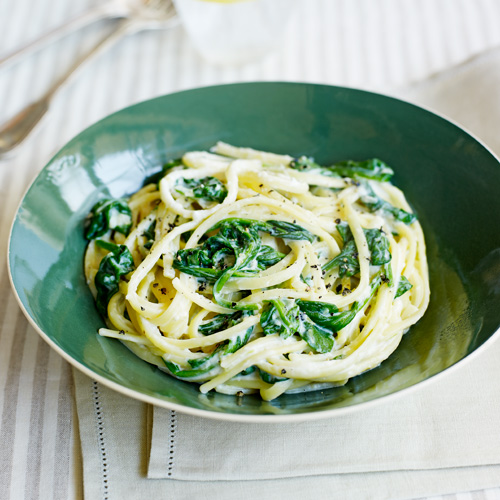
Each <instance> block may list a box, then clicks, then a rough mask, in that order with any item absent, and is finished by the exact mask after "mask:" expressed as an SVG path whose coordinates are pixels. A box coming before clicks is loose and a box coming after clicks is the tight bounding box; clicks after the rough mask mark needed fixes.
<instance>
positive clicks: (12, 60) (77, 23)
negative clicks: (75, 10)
mask: <svg viewBox="0 0 500 500" xmlns="http://www.w3.org/2000/svg"><path fill="white" fill-rule="evenodd" d="M125 15H126V11H125V10H124V9H119V6H117V4H116V2H114V1H109V2H105V3H104V4H103V5H98V6H96V7H92V8H90V9H88V10H86V11H84V12H82V13H81V14H79V15H77V16H76V17H74V18H73V19H70V20H69V21H67V22H65V23H64V24H62V25H60V26H57V27H56V28H54V29H53V30H51V31H48V32H47V33H44V34H43V35H41V36H40V37H38V38H36V39H35V40H32V41H31V42H28V43H27V44H25V45H23V46H22V47H19V48H17V49H15V50H13V51H12V52H9V53H8V54H6V55H4V56H3V57H0V69H5V68H7V67H8V66H10V65H12V64H16V63H17V62H19V61H20V60H21V59H22V58H23V57H25V56H27V55H29V54H31V53H33V52H35V51H37V50H39V49H41V48H43V47H45V46H46V45H48V44H50V43H52V42H54V41H55V40H57V39H58V38H61V37H63V36H64V35H67V34H69V33H71V32H73V31H77V30H79V29H80V28H83V27H84V26H87V25H89V24H92V23H93V22H96V21H99V20H101V19H106V18H110V17H122V16H125Z"/></svg>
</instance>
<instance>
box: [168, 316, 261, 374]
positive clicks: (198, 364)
mask: <svg viewBox="0 0 500 500" xmlns="http://www.w3.org/2000/svg"><path fill="white" fill-rule="evenodd" d="M253 329H254V327H253V326H252V327H250V328H248V329H247V330H246V331H245V332H243V333H241V334H240V335H237V336H236V337H235V338H234V339H229V340H226V341H224V342H222V343H221V344H219V345H218V346H217V347H216V348H215V350H214V351H213V352H212V353H211V354H209V355H207V356H205V357H203V358H198V359H190V360H188V363H189V364H190V366H191V368H192V369H183V368H181V367H180V366H179V365H178V364H176V363H172V362H171V361H167V360H164V363H165V365H166V366H167V368H168V369H169V370H170V372H171V373H172V375H175V376H176V377H179V378H194V377H198V376H200V375H204V374H206V373H208V372H210V371H212V370H213V369H214V368H215V367H216V366H217V365H218V364H219V362H220V359H221V358H222V357H223V356H225V355H227V354H231V353H233V352H236V351H237V350H238V349H240V348H241V347H243V346H244V345H245V344H247V343H248V341H249V340H250V336H251V335H252V332H253Z"/></svg>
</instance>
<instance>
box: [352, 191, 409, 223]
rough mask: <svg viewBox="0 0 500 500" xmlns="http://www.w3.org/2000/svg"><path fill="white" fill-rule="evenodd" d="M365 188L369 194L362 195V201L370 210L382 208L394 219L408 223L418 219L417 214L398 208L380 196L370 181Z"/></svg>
mask: <svg viewBox="0 0 500 500" xmlns="http://www.w3.org/2000/svg"><path fill="white" fill-rule="evenodd" d="M364 188H365V190H366V192H367V194H366V195H364V196H362V197H361V198H360V201H361V203H362V204H363V205H364V206H365V207H366V208H367V209H368V210H369V211H370V212H377V211H379V210H380V211H381V212H382V213H384V214H385V215H390V216H392V217H393V218H394V219H396V220H398V221H400V222H404V223H405V224H406V225H410V224H413V223H414V222H415V221H416V220H417V216H416V215H415V214H413V213H411V212H407V211H406V210H403V209H402V208H397V207H395V206H394V205H392V204H391V203H389V202H388V201H385V200H383V199H382V198H379V197H378V196H377V195H376V194H375V192H374V191H373V189H372V188H371V187H370V186H369V185H368V183H365V184H364Z"/></svg>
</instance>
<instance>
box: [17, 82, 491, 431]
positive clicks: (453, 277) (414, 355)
mask: <svg viewBox="0 0 500 500" xmlns="http://www.w3.org/2000/svg"><path fill="white" fill-rule="evenodd" d="M218 140H222V141H225V142H229V143H232V144H235V145H239V146H251V147H254V148H257V149H263V150H267V151H273V152H276V153H288V154H291V155H294V156H298V155H302V154H306V155H310V156H314V157H315V158H316V159H317V160H318V161H319V162H320V163H322V162H324V163H327V162H333V161H335V160H342V159H366V158H369V157H378V158H381V159H383V160H385V161H387V162H388V163H389V164H390V165H391V166H392V167H393V168H394V169H395V171H396V175H395V178H394V182H395V184H396V185H398V186H399V187H400V188H402V189H403V190H404V191H405V193H406V196H407V198H408V200H409V202H410V203H411V204H412V206H413V207H414V209H415V210H416V212H417V213H418V215H419V218H420V221H421V224H422V226H423V229H424V232H425V235H426V241H427V245H428V260H429V267H430V281H431V302H430V306H429V309H428V310H427V312H426V314H425V316H424V317H423V319H422V320H420V321H419V322H418V323H417V324H416V325H415V326H413V327H412V328H411V329H410V331H409V332H408V333H407V334H406V335H404V337H403V340H402V342H401V344H400V346H399V347H398V349H397V350H396V351H395V352H394V353H393V354H392V355H391V356H390V357H389V359H387V360H386V361H385V362H383V363H382V364H381V365H380V366H379V367H377V368H375V369H373V370H371V371H369V372H367V373H365V374H363V375H360V376H358V377H355V378H353V379H351V380H350V381H349V382H348V383H347V384H346V385H345V386H343V387H339V388H335V389H329V390H324V391H316V392H310V393H304V394H294V395H284V396H281V397H279V398H278V399H276V400H275V401H272V402H264V401H262V400H261V399H259V398H258V397H257V396H255V397H254V396H248V397H247V396H245V397H244V398H236V397H233V396H227V395H222V394H212V393H209V394H206V395H202V394H201V393H200V392H199V391H198V389H197V386H196V385H194V384H189V383H187V382H182V381H179V380H176V379H174V378H172V377H169V376H168V375H166V374H165V373H163V372H161V371H160V370H158V369H157V368H155V367H153V366H151V365H149V364H147V363H146V362H144V361H142V360H140V359H139V358H137V357H136V356H134V355H133V354H132V353H131V352H130V351H129V350H128V349H127V348H126V347H124V346H123V345H122V344H121V343H120V342H119V341H117V340H114V339H109V338H102V337H100V336H99V335H97V329H98V328H99V327H100V326H102V325H103V322H102V320H101V318H100V317H99V315H98V314H97V311H96V309H95V307H94V302H93V299H92V296H91V294H90V292H89V290H88V288H87V286H86V283H85V279H84V276H83V266H82V261H83V254H84V250H85V245H86V242H85V240H84V238H83V235H82V221H83V219H84V217H85V216H86V215H87V213H88V212H89V210H90V208H91V207H92V205H93V204H94V203H95V202H96V200H97V199H98V198H99V197H102V196H103V195H108V196H112V197H118V196H124V195H128V194H130V193H132V192H134V191H136V190H137V189H138V188H139V187H140V186H141V185H142V183H143V181H144V179H145V178H146V177H148V176H149V175H151V174H152V173H154V172H156V171H158V169H159V166H160V165H161V164H162V163H163V162H165V161H166V160H167V159H169V158H172V157H178V156H179V155H180V154H182V153H183V152H185V151H188V150H193V149H201V148H209V147H210V146H212V145H213V144H214V143H215V142H216V141H218ZM499 193H500V165H499V162H498V160H497V159H496V158H495V156H494V155H493V154H492V153H491V152H490V151H488V150H487V149H486V148H485V147H484V146H483V145H482V144H481V143H480V142H478V141H477V140H476V139H474V138H473V137H471V136H470V135H469V134H468V133H467V132H465V131H464V130H462V129H461V128H459V127H458V126H456V125H454V124H452V123H450V122H448V121H447V120H445V119H443V118H441V117H439V116H436V115H435V114H433V113H430V112H429V111H426V110H424V109H421V108H419V107H417V106H414V105H412V104H408V103H406V102H403V101H400V100H397V99H393V98H389V97H386V96H382V95H377V94H373V93H369V92H363V91H359V90H353V89H346V88H340V87H331V86H324V85H312V84H302V83H244V84H235V85H222V86H216V87H208V88H201V89H196V90H189V91H186V92H180V93H177V94H172V95H167V96H163V97H159V98H157V99H152V100H150V101H146V102H143V103H140V104H137V105H134V106H131V107H129V108H126V109H124V110H122V111H119V112H117V113H115V114H113V115H111V116H109V117H107V118H105V119H103V120H101V121H100V122H98V123H96V124H95V125H93V126H91V127H90V128H88V129H87V130H85V131H83V132H82V133H81V134H79V135H78V136H77V137H75V138H74V139H73V140H72V141H70V142H69V143H68V144H67V145H66V146H64V147H63V148H62V149H61V150H60V151H59V153H57V154H56V155H55V157H54V158H53V159H52V160H51V161H50V162H49V163H48V165H47V166H46V167H45V168H44V169H43V170H42V171H41V173H40V174H39V175H38V177H37V178H36V179H35V181H34V182H33V184H32V185H31V187H30V188H29V190H28V191H27V193H26V195H25V197H24V199H23V200H22V202H21V205H20V208H19V211H18V213H17V215H16V217H15V220H14V223H13V227H12V233H11V238H10V243H9V269H10V274H11V280H12V284H13V287H14V288H15V290H16V292H17V295H18V299H19V303H20V305H21V307H22V309H23V311H24V313H25V314H26V316H27V317H28V319H29V320H30V321H31V323H32V324H33V326H34V327H35V328H36V329H37V331H38V332H39V333H40V335H42V337H43V338H44V339H45V340H46V341H47V342H48V343H49V344H50V345H51V346H52V347H53V348H54V349H55V350H56V351H57V352H59V353H60V354H61V355H62V356H63V357H64V358H65V359H66V360H68V361H69V362H70V363H72V364H73V365H75V366H76V367H77V368H79V369H80V370H82V371H83V372H84V373H86V374H87V375H90V376H91V377H93V378H94V379H96V380H99V381H101V382H102V383H103V384H105V385H107V386H109V387H111V388H113V389H115V390H117V391H120V392H122V393H124V394H127V395H129V396H131V397H134V398H137V399H141V400H143V401H147V402H149V403H153V404H155V405H159V406H163V407H166V408H171V409H176V410H179V411H183V412H186V413H190V414H193V415H198V416H205V417H211V418H221V419H228V420H240V421H272V422H277V421H286V420H300V419H307V418H318V417H327V416H333V415H336V414H339V413H345V412H346V411H353V410H354V409H357V408H360V407H365V406H366V405H367V404H372V403H373V402H374V401H375V400H380V399H381V398H382V401H386V402H389V401H390V400H391V398H390V397H387V396H389V395H394V394H395V393H401V391H402V390H403V389H408V388H409V387H411V386H415V384H419V383H421V382H423V381H425V380H427V379H429V378H433V379H435V378H436V377H435V375H436V374H438V373H441V372H443V371H445V370H447V369H448V368H449V367H451V366H452V365H454V364H456V363H458V362H459V361H461V360H463V359H464V358H468V357H469V356H470V354H471V353H472V352H474V351H477V350H478V348H479V347H481V346H483V348H484V347H486V344H488V342H487V341H489V340H490V339H491V338H492V336H493V335H494V333H495V331H496V330H497V328H498V327H499V325H500V307H499V304H500V301H499V298H500V297H499V295H500V235H499V232H498V228H500V196H499ZM423 385H424V387H423V388H425V385H426V384H423Z"/></svg>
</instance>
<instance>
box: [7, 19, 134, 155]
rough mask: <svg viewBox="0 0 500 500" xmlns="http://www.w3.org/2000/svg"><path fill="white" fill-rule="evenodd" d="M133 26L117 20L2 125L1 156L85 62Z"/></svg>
mask: <svg viewBox="0 0 500 500" xmlns="http://www.w3.org/2000/svg"><path fill="white" fill-rule="evenodd" d="M133 28H134V23H133V22H132V21H129V20H127V19H124V20H121V21H119V22H117V24H116V26H115V28H114V30H113V31H112V32H111V33H109V34H108V35H107V36H105V37H104V38H103V39H102V40H101V41H100V42H99V43H97V45H95V46H94V48H93V49H92V50H91V51H90V52H88V53H87V54H85V55H84V56H83V57H81V58H80V59H78V60H77V61H75V62H74V63H73V64H72V66H71V67H70V68H69V69H68V71H66V73H64V75H62V76H61V77H60V78H59V80H57V81H56V82H55V83H54V84H53V85H52V86H51V87H50V88H49V89H48V90H47V91H46V92H45V94H44V95H43V96H42V97H41V98H40V99H38V100H37V101H35V102H32V103H31V104H29V105H28V106H26V107H25V108H23V109H22V110H21V111H19V113H17V114H16V115H14V116H13V117H12V118H11V119H10V120H9V121H8V122H7V123H5V124H4V125H2V126H0V157H1V156H3V155H5V154H7V153H8V152H10V151H11V150H12V149H14V148H15V147H16V146H18V145H19V144H20V143H21V142H23V141H24V139H26V137H28V135H29V134H30V133H31V132H32V130H33V129H34V128H36V126H37V124H38V123H39V122H40V121H41V119H42V118H43V117H44V116H45V114H46V112H47V111H48V109H49V107H50V103H51V100H52V98H53V97H54V95H55V94H56V92H57V91H58V90H59V89H60V88H61V87H62V86H63V85H64V84H65V83H67V82H68V81H69V80H70V78H71V77H74V76H75V75H76V73H77V72H78V71H79V70H81V68H82V67H83V65H84V63H87V62H88V61H89V60H90V59H92V58H93V57H94V56H96V55H98V54H99V53H100V52H102V51H103V50H104V49H106V48H108V47H110V46H111V45H112V44H113V43H115V42H116V41H117V40H119V39H120V38H121V37H122V36H123V35H125V34H126V33H127V32H130V31H131V30H133Z"/></svg>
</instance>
